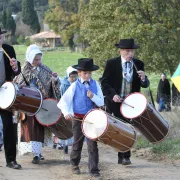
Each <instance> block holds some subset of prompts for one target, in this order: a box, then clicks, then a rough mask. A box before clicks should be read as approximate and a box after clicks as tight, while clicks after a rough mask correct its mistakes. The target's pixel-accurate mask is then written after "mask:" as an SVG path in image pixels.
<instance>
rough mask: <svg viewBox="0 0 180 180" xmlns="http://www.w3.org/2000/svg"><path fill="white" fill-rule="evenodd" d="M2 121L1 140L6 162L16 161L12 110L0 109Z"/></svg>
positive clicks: (14, 127)
mask: <svg viewBox="0 0 180 180" xmlns="http://www.w3.org/2000/svg"><path fill="white" fill-rule="evenodd" d="M0 115H1V118H2V122H3V140H4V150H5V157H6V162H7V163H9V162H11V161H16V142H17V124H14V123H13V119H12V112H9V111H5V110H0Z"/></svg>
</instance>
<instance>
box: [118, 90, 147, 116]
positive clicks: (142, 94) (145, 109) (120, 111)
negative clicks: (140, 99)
mask: <svg viewBox="0 0 180 180" xmlns="http://www.w3.org/2000/svg"><path fill="white" fill-rule="evenodd" d="M133 94H141V95H143V96H144V97H145V99H146V107H147V105H148V100H147V98H146V96H145V95H144V94H142V93H141V92H133V93H130V94H128V95H127V96H126V97H125V98H124V100H123V101H125V99H126V98H128V97H129V96H130V95H133ZM123 101H122V103H121V105H120V113H121V114H122V116H123V117H125V118H127V119H136V118H137V117H139V116H141V115H142V114H143V113H144V112H145V110H146V108H144V111H143V112H142V113H141V114H139V115H138V116H135V117H133V118H129V117H126V116H125V115H124V114H123V113H122V104H123Z"/></svg>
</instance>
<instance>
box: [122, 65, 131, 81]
mask: <svg viewBox="0 0 180 180" xmlns="http://www.w3.org/2000/svg"><path fill="white" fill-rule="evenodd" d="M123 71H124V77H125V79H126V81H127V82H131V79H132V63H131V62H125V63H124V66H123Z"/></svg>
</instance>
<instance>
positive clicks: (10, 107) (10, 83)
mask: <svg viewBox="0 0 180 180" xmlns="http://www.w3.org/2000/svg"><path fill="white" fill-rule="evenodd" d="M6 83H10V84H12V85H13V88H14V90H15V96H14V99H13V101H12V103H11V104H10V105H9V106H8V107H7V108H4V109H9V108H11V107H12V106H13V104H14V102H15V100H16V97H17V90H16V87H15V83H13V82H11V81H6V82H5V83H4V84H6ZM4 84H3V85H4Z"/></svg>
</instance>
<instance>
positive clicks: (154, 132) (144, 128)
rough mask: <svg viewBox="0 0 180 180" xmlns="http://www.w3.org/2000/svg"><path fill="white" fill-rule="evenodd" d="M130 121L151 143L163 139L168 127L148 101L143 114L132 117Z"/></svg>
mask: <svg viewBox="0 0 180 180" xmlns="http://www.w3.org/2000/svg"><path fill="white" fill-rule="evenodd" d="M131 123H132V124H133V126H134V127H135V128H136V129H137V130H138V131H140V132H141V133H142V134H143V135H144V136H145V138H146V139H147V140H148V141H149V142H151V143H158V142H161V141H162V140H164V139H165V137H166V136H167V135H168V133H169V129H170V126H169V124H168V122H167V121H166V120H164V118H163V117H162V116H161V115H160V114H159V113H158V112H157V111H156V109H154V107H153V106H152V105H151V104H150V103H148V104H147V108H146V110H145V111H144V112H143V114H141V115H140V116H139V117H137V118H135V119H132V120H131Z"/></svg>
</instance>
